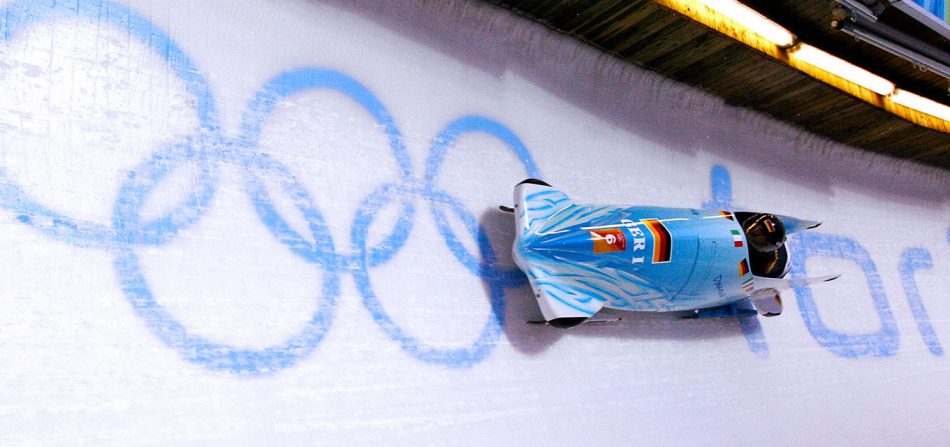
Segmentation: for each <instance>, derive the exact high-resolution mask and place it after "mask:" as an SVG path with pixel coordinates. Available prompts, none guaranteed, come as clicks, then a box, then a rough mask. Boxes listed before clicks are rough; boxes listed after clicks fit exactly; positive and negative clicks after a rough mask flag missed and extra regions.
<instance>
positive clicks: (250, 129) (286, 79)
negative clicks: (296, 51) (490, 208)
mask: <svg viewBox="0 0 950 447" xmlns="http://www.w3.org/2000/svg"><path fill="white" fill-rule="evenodd" d="M0 17H5V18H6V19H5V21H4V22H0V39H2V40H0V42H9V41H10V40H11V39H13V38H14V37H16V36H17V35H19V34H20V33H22V32H24V31H25V30H27V29H29V28H30V27H31V26H34V25H37V24H40V23H45V22H50V21H54V20H59V19H68V18H82V19H89V20H95V21H99V22H102V23H103V24H105V25H107V26H112V27H115V28H116V29H120V30H124V31H126V32H128V33H129V36H130V37H133V38H135V39H137V40H139V41H141V42H143V43H145V44H147V45H148V46H150V47H151V48H152V49H153V50H154V51H155V52H156V54H158V55H160V56H161V57H163V58H164V59H165V61H166V62H167V63H168V64H169V66H170V67H171V68H172V71H173V72H174V73H175V74H176V75H177V76H178V77H179V78H180V79H181V80H182V81H183V82H184V85H185V86H186V88H187V90H188V92H189V93H190V94H191V95H192V96H193V97H194V98H195V99H194V106H195V109H196V112H197V114H198V118H199V130H198V135H195V136H193V137H191V138H187V139H185V140H182V141H177V142H172V143H169V144H166V145H165V146H164V147H162V148H160V149H159V150H157V151H156V152H154V153H153V154H152V155H151V156H149V157H147V158H146V159H145V160H144V161H143V162H141V163H140V164H139V165H137V166H136V167H134V168H133V169H132V170H130V171H129V172H128V173H127V175H126V177H125V178H124V179H123V182H122V184H121V186H120V188H119V191H118V194H117V198H116V202H115V204H114V207H113V218H112V222H111V224H103V223H97V222H90V221H84V220H81V219H75V218H71V217H69V216H66V215H63V214H62V213H59V212H57V211H54V210H52V209H51V208H48V207H46V206H45V205H43V204H41V203H38V202H36V201H35V200H33V199H31V198H30V196H29V194H28V193H27V192H26V191H24V190H23V189H22V187H20V186H19V185H17V184H15V183H13V182H11V180H10V179H9V178H8V176H7V175H6V173H5V172H4V170H3V168H2V167H0V207H3V208H6V209H8V210H10V211H12V212H14V213H16V214H18V218H19V220H20V221H21V222H23V223H24V224H27V225H31V226H33V227H35V228H37V229H38V230H39V231H41V232H43V233H44V234H46V235H47V236H49V237H51V238H54V239H58V240H61V241H65V242H68V243H71V244H75V245H78V246H80V247H88V248H100V249H106V250H109V251H110V252H111V253H112V254H113V255H114V256H115V259H114V268H115V271H116V274H117V276H118V278H119V283H120V287H121V289H122V291H123V293H124V294H125V296H126V298H127V299H128V301H129V303H130V305H131V306H132V309H133V310H134V311H135V312H136V314H138V315H139V317H141V318H142V319H143V320H144V322H145V324H146V325H147V326H148V327H149V328H150V329H151V330H152V331H153V332H154V333H155V334H156V336H157V337H158V338H159V339H160V340H161V341H162V342H163V343H165V344H166V345H168V346H169V347H171V348H173V349H175V350H177V351H178V352H179V354H180V355H181V356H182V357H184V358H185V359H187V360H189V361H191V362H194V363H197V364H199V365H202V366H204V367H207V368H210V369H214V370H223V371H229V372H234V373H240V374H265V373H269V372H274V371H278V370H280V369H282V368H286V367H289V366H291V365H293V364H295V363H296V362H298V361H299V360H300V359H302V358H304V357H306V356H307V355H308V354H310V353H311V352H312V351H313V350H314V349H316V348H317V346H318V345H319V344H320V342H321V341H322V339H323V337H324V335H325V334H326V332H327V330H328V329H329V328H330V326H331V324H332V321H333V316H334V313H335V310H336V306H337V302H338V297H339V292H340V279H339V274H340V273H351V274H352V275H353V278H354V281H355V282H356V285H357V288H358V289H359V292H360V294H361V295H362V297H363V304H364V306H365V307H366V309H367V310H368V311H369V312H370V314H371V316H372V317H373V320H374V321H375V322H376V323H377V325H378V326H379V327H380V329H381V330H382V331H383V332H384V333H385V334H386V335H387V336H388V337H389V338H391V339H392V340H394V341H395V342H397V343H398V344H399V345H400V347H401V348H402V349H403V350H404V351H405V352H407V353H409V354H410V355H412V356H414V357H415V358H417V359H420V360H423V361H426V362H430V363H436V364H444V365H447V366H453V367H461V366H468V365H472V364H475V363H477V362H479V361H481V360H483V359H484V358H486V357H487V355H488V354H489V353H490V352H491V351H492V349H493V348H494V346H495V345H496V344H497V341H498V339H499V337H500V335H501V329H502V327H503V325H504V308H505V301H504V296H505V289H506V288H511V287H519V286H522V285H523V284H525V283H526V281H525V278H524V276H523V275H521V273H520V271H518V270H517V269H504V270H502V269H498V268H497V267H496V256H495V253H494V251H493V249H492V246H491V243H490V241H489V238H488V235H487V234H486V233H485V231H484V229H483V228H481V226H480V225H479V223H478V221H477V219H476V217H475V216H474V215H473V214H472V213H471V212H469V211H468V210H466V209H465V208H464V207H463V206H462V204H461V202H460V201H459V200H458V199H456V198H454V197H452V196H450V195H449V194H448V193H447V192H446V191H444V190H441V189H439V188H438V187H437V186H436V185H435V181H436V179H437V177H438V172H439V169H440V168H441V165H442V163H443V161H444V158H445V154H446V152H447V151H448V149H449V148H450V147H451V146H452V145H453V144H454V143H455V141H456V140H457V139H458V138H459V136H461V135H463V134H465V133H470V132H480V133H484V134H487V135H490V136H493V137H495V138H497V139H499V140H500V141H502V142H503V143H505V144H506V145H507V146H508V148H509V149H510V150H511V151H512V152H513V153H514V154H515V156H516V157H517V158H518V159H519V160H520V162H521V164H522V166H523V167H524V169H525V172H526V174H527V175H528V176H530V177H537V176H539V175H540V174H539V172H538V168H537V166H536V165H535V162H534V160H533V159H532V158H531V155H530V153H529V152H528V150H527V148H526V147H525V146H524V144H523V143H522V142H521V140H520V139H519V138H518V137H517V135H515V134H514V133H513V132H512V131H511V130H510V129H508V128H507V127H505V126H504V125H502V124H501V123H499V122H497V121H494V120H491V119H488V118H485V117H480V116H465V117H462V118H459V119H457V120H455V121H453V122H451V123H450V124H449V125H448V126H446V128H445V129H444V130H443V131H442V132H441V133H440V134H439V135H438V136H437V137H436V138H435V141H434V143H433V145H432V146H431V148H430V153H429V156H428V159H427V162H426V172H425V178H424V179H423V180H418V179H416V178H415V177H414V176H413V173H412V164H411V162H410V158H409V153H408V151H407V149H406V147H405V142H404V140H403V137H402V134H401V133H400V131H399V128H398V126H397V125H396V123H395V120H394V119H393V117H392V115H391V114H390V113H389V111H388V110H387V109H386V107H385V106H384V105H383V104H382V103H381V102H380V101H379V99H378V98H377V97H376V96H375V95H374V94H373V93H372V92H371V91H370V90H369V89H368V88H367V87H365V86H364V85H362V84H360V83H359V82H358V81H356V80H355V79H353V78H352V77H350V76H348V75H346V74H343V73H341V72H338V71H334V70H330V69H325V68H316V67H302V68H295V69H291V70H288V71H285V72H283V73H280V74H278V75H277V76H275V77H274V78H272V79H271V80H270V81H269V82H267V83H266V84H265V85H264V86H263V87H262V89H261V90H260V92H259V93H258V94H257V95H255V96H254V98H253V99H252V100H251V101H250V103H249V104H248V108H247V111H246V112H245V114H244V116H243V118H242V121H241V124H240V134H239V136H237V137H235V138H227V137H225V136H224V135H223V134H222V132H221V129H220V128H219V124H218V118H217V110H216V108H215V105H214V100H213V97H212V94H211V91H210V89H209V88H208V85H207V82H206V81H205V79H204V77H203V76H202V75H201V74H200V73H199V71H198V69H197V67H196V66H195V65H194V64H193V63H192V62H191V61H190V59H188V57H187V56H186V55H185V53H184V51H182V50H181V48H180V47H178V45H177V44H175V43H174V41H172V39H171V38H170V37H169V36H168V35H166V34H165V33H164V32H162V31H161V30H159V29H157V28H156V27H155V26H154V25H152V24H151V23H150V22H149V21H148V20H146V19H145V18H143V17H141V16H139V15H137V14H135V13H134V12H132V11H130V10H129V9H127V8H125V7H123V6H119V5H116V4H114V3H111V2H108V1H105V0H98V1H90V2H78V3H75V4H70V5H65V4H62V3H58V2H51V3H50V2H42V3H41V2H32V1H28V0H21V1H19V2H16V3H13V4H11V5H8V6H7V7H6V8H4V9H3V11H2V13H0ZM313 89H328V90H331V91H335V92H338V93H341V94H343V95H345V96H347V97H348V98H349V99H350V100H352V101H353V102H355V103H356V104H357V105H359V106H360V107H361V108H362V109H364V110H365V111H367V112H368V113H369V114H370V116H372V118H373V119H374V121H375V122H376V124H377V125H378V126H379V127H380V128H381V129H382V130H383V132H384V133H385V135H386V138H387V141H388V144H389V146H390V150H391V151H392V153H393V157H394V158H395V160H396V164H397V167H398V170H399V174H398V178H397V179H395V181H393V182H387V183H383V184H382V185H381V186H380V187H378V188H377V189H376V190H374V191H372V192H371V193H370V194H369V195H367V196H366V198H364V199H363V200H362V201H361V202H360V203H359V206H358V208H357V211H356V213H355V215H354V218H353V222H352V224H351V234H350V238H351V244H352V246H353V247H354V251H353V252H351V253H341V252H340V251H338V249H337V248H336V246H335V244H334V242H333V239H332V237H331V234H330V230H329V228H328V226H327V223H326V220H325V219H324V217H323V215H322V213H321V212H320V210H319V208H318V206H317V205H316V203H315V202H314V200H313V198H312V196H311V194H310V193H309V192H308V191H307V189H306V187H305V186H304V185H303V184H302V183H301V182H300V181H298V179H297V177H296V176H295V175H294V174H293V173H292V172H291V170H290V168H289V167H288V166H286V165H284V164H283V163H281V162H279V161H278V160H276V159H275V158H273V157H271V156H270V155H268V154H265V153H261V152H259V151H258V150H257V145H258V141H259V138H260V135H261V128H262V126H263V125H264V124H265V122H266V121H267V119H268V118H269V117H270V115H271V113H272V112H273V110H274V108H275V106H276V104H277V103H278V102H279V101H281V100H284V99H286V98H289V97H291V96H293V95H295V94H299V93H302V92H305V91H309V90H313ZM187 164H191V165H194V166H196V168H197V173H198V175H197V179H196V181H195V183H194V189H193V190H192V191H191V192H189V193H188V194H187V196H186V197H185V199H183V200H182V201H181V203H178V204H176V206H175V207H174V208H173V209H172V210H171V211H168V212H167V213H166V214H165V215H163V216H160V217H158V218H156V219H153V220H151V221H147V222H141V221H140V214H141V211H142V208H143V206H144V205H145V203H146V201H147V199H148V198H149V196H150V195H151V194H152V192H153V191H154V190H155V188H157V187H158V186H159V185H160V184H161V183H162V182H163V181H164V180H165V179H166V178H167V177H168V176H169V175H170V174H171V173H173V172H174V171H175V170H177V169H180V168H181V167H182V166H184V165H187ZM219 165H228V166H232V167H236V168H238V169H239V170H240V171H241V173H242V174H243V187H244V191H245V192H246V193H247V194H248V197H249V198H250V200H251V202H252V204H253V207H254V210H255V212H256V214H257V216H258V218H259V219H260V220H261V222H263V223H264V224H265V226H266V227H267V229H268V230H269V231H270V232H271V233H272V234H273V235H274V236H275V237H276V238H277V240H278V241H280V243H281V244H282V245H284V246H285V247H286V248H287V249H288V250H289V251H290V252H291V253H293V254H295V255H297V256H298V257H300V258H301V259H302V260H304V261H306V262H307V263H309V264H313V265H314V266H317V267H319V268H320V269H322V270H323V274H322V278H323V286H322V291H321V292H322V293H321V298H320V301H319V303H318V304H317V306H316V310H315V311H314V313H313V314H312V315H311V316H310V319H309V320H308V322H307V323H306V324H305V325H304V327H303V328H302V329H301V330H300V331H299V332H298V333H297V334H295V335H292V336H290V337H289V338H287V339H286V340H284V341H283V342H281V343H279V344H278V345H276V346H270V347H267V348H264V349H256V350H255V349H243V348H240V347H235V346H229V345H225V344H221V343H216V342H212V341H210V340H208V339H206V338H203V337H201V336H198V335H195V334H194V333H192V332H191V331H189V330H188V328H186V327H185V326H184V325H182V323H181V322H179V321H178V320H177V319H176V318H175V317H174V316H173V315H172V314H171V313H169V312H168V311H167V310H166V309H165V308H164V307H163V306H162V305H161V304H160V303H159V302H158V301H157V300H156V299H155V297H154V295H153V293H152V291H151V288H150V287H149V285H148V280H147V279H146V277H145V275H144V272H143V271H142V269H141V266H140V262H139V259H138V255H137V254H136V249H137V248H138V247H141V246H144V245H160V244H165V243H168V242H169V241H171V240H172V239H173V238H174V237H175V236H177V235H178V233H179V232H180V231H181V230H182V229H184V228H186V227H188V226H191V225H194V224H195V223H196V222H198V221H199V220H200V219H201V217H202V216H203V215H204V213H205V211H206V210H207V208H208V205H209V204H210V203H211V200H212V199H213V196H214V193H215V189H216V188H217V184H218V182H219V180H220V179H219V177H218V176H217V175H216V171H217V169H216V166H219ZM265 177H266V178H268V179H273V180H276V181H277V184H278V185H279V192H280V193H283V194H286V195H287V196H288V197H289V198H290V199H291V202H292V203H293V204H294V206H295V208H296V209H297V211H299V212H300V213H301V215H302V216H303V217H304V219H305V221H306V222H307V225H308V228H309V230H310V234H309V235H306V236H305V235H301V234H299V233H298V232H297V231H296V230H294V229H293V228H292V227H291V225H290V224H289V223H288V222H287V220H286V219H285V218H284V217H283V216H281V215H280V213H279V211H278V210H277V208H276V206H275V205H274V202H273V201H272V200H271V198H270V194H271V193H272V192H273V191H268V189H267V187H265V182H264V179H265ZM417 199H422V200H424V201H427V202H429V204H430V207H431V211H432V216H433V218H434V219H435V223H436V225H437V226H438V228H439V233H440V235H441V236H442V238H443V239H444V240H445V242H446V246H447V247H448V248H449V249H450V251H452V253H453V255H454V256H455V257H456V258H457V259H458V260H459V261H460V262H461V263H462V264H463V265H464V266H465V267H466V269H467V270H469V271H470V272H472V273H473V274H475V275H477V276H478V277H479V278H481V279H482V280H483V281H485V282H486V284H487V287H488V290H489V295H490V306H491V313H490V315H489V316H488V318H487V320H486V322H485V324H484V326H483V328H482V330H481V332H480V333H479V335H478V336H477V337H476V339H475V340H474V341H473V342H472V343H471V344H470V345H469V346H468V347H465V348H459V349H438V348H435V347H431V346H427V345H425V344H424V343H422V342H421V341H420V340H418V339H417V338H415V337H414V336H412V335H411V334H410V333H409V332H408V331H406V330H405V329H403V328H401V327H399V325H397V324H396V323H395V321H394V320H393V319H392V318H391V317H390V316H389V314H388V313H387V312H386V310H385V309H384V307H383V306H382V304H381V303H380V301H379V300H378V298H377V296H376V294H375V292H374V290H373V286H372V283H371V280H370V269H371V268H372V267H376V266H379V265H382V264H384V263H386V262H389V261H390V260H392V259H393V257H394V256H395V255H396V254H397V253H398V252H399V250H400V249H401V248H402V247H403V246H404V245H405V242H406V240H407V239H408V237H409V235H410V233H411V231H412V227H413V222H414V220H415V216H416V212H415V206H416V205H415V201H416V200H417ZM394 200H398V201H399V202H400V205H401V211H400V214H399V216H398V217H397V218H396V221H395V224H394V226H393V228H392V231H391V232H390V233H389V234H388V235H387V236H386V237H385V238H384V240H383V241H382V242H380V243H379V244H378V245H377V246H374V247H369V246H367V234H368V231H369V228H370V226H371V224H372V223H373V220H374V218H375V216H376V214H377V212H378V211H379V210H380V209H382V208H383V207H384V206H386V205H388V204H390V203H392V202H393V201H394ZM446 207H447V208H448V210H450V211H451V212H452V213H454V214H455V215H456V216H457V217H458V218H459V220H460V221H461V222H462V223H463V225H464V226H465V228H466V230H467V231H468V233H469V234H470V235H471V236H472V237H473V238H474V239H475V241H476V243H477V246H478V250H479V255H480V257H481V261H478V260H477V258H476V256H475V255H474V254H472V253H470V252H469V251H467V250H466V249H465V247H464V246H463V245H462V244H461V243H460V242H459V240H458V237H457V236H456V234H455V233H454V232H453V230H452V229H451V227H450V225H449V223H448V220H447V217H446V215H445V211H444V209H445V208H446Z"/></svg>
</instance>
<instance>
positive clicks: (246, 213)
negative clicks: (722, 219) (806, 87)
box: [0, 0, 950, 446]
mask: <svg viewBox="0 0 950 447" xmlns="http://www.w3.org/2000/svg"><path fill="white" fill-rule="evenodd" d="M0 7H2V12H0V40H2V42H0V61H2V65H0V84H2V89H0V91H2V92H3V93H2V94H0V253H2V256H0V437H2V439H3V441H2V444H3V445H60V444H66V445H202V446H204V445H404V444H429V445H455V444H460V445H494V444H505V445H522V444H523V445H580V444H583V445H587V444H591V445H604V444H613V445H670V444H678V445H790V446H791V445H795V446H798V445H862V446H864V445H894V444H901V445H941V444H944V443H946V442H947V440H948V439H950V421H948V419H947V415H948V414H950V358H948V354H947V350H948V348H950V300H948V299H947V298H948V292H947V289H948V285H950V282H948V280H947V278H948V277H950V174H948V172H947V171H944V170H939V169H936V168H930V167H924V166H922V165H917V164H914V163H911V162H907V161H897V160H895V159H891V158H887V157H884V156H880V155H874V154H870V153H866V152H859V151H856V150H854V149H851V148H848V147H844V146H841V145H838V144H835V143H833V142H831V141H829V140H826V139H823V138H820V137H817V136H814V135H811V134H807V133H804V132H802V131H801V130H799V129H797V128H795V127H792V126H790V125H787V124H784V123H781V122H778V121H775V120H773V119H772V118H770V117H767V116H764V115H761V114H757V113H753V112H750V111H747V110H744V109H739V108H735V107H732V106H730V105H727V104H724V103H723V102H722V101H721V100H720V99H718V98H716V97H714V96H711V95H709V94H707V93H705V92H703V91H700V90H697V89H693V88H689V87H687V86H684V85H682V84H678V83H676V82H673V81H671V80H668V79H665V78H662V77H660V76H657V75H655V74H653V73H650V72H647V71H644V70H641V69H639V68H636V67H633V66H630V65H626V64H623V63H621V62H619V61H617V60H616V59H614V58H612V57H610V56H608V55H606V54H604V53H602V52H599V51H598V50H595V49H593V48H591V47H587V46H584V45H583V44H580V43H577V42H576V41H574V40H573V39H570V38H568V37H564V36H562V35H560V34H557V33H555V32H553V31H551V30H549V29H547V28H545V27H543V26H541V25H538V24H535V23H533V22H530V21H527V20H526V19H523V18H521V17H518V16H516V15H514V14H512V13H510V12H509V11H506V10H503V9H500V8H497V7H495V6H492V5H490V4H488V3H486V2H475V1H447V2H423V1H421V0H420V1H413V0H406V1H396V0H393V1H371V0H363V1H342V0H341V1H339V2H336V1H330V2H312V3H308V2H301V1H271V2H265V1H247V2H244V1H242V2H227V1H218V0H216V1H202V2H188V1H163V0H142V1H139V0H133V1H129V2H126V1H125V0H117V2H116V3H112V2H108V1H105V0H80V1H76V0H70V1H56V2H53V1H50V0H44V1H39V0H37V1H27V0H20V1H14V2H4V3H3V4H2V6H0ZM855 131H856V132H860V131H861V130H860V129H856V130H855ZM526 177H537V178H542V179H544V180H545V181H547V182H549V183H551V184H552V185H555V186H556V187H558V188H560V189H562V190H563V191H565V192H566V193H567V194H569V195H570V196H571V197H572V198H573V199H574V200H575V201H576V202H578V203H615V204H650V205H661V206H673V207H707V208H714V209H733V208H738V209H753V210H769V211H774V212H778V213H781V214H787V215H794V216H800V217H803V218H811V219H816V220H823V221H824V222H825V223H824V225H823V226H822V227H821V228H819V229H817V230H815V231H813V232H809V233H807V234H805V235H803V236H802V235H798V236H796V237H795V238H794V239H792V240H791V241H790V244H791V245H792V250H793V252H794V253H795V254H796V257H795V258H794V259H793V262H794V264H793V274H795V275H800V276H801V275H806V274H812V275H815V274H821V273H826V272H827V273H834V272H840V273H843V275H844V276H843V277H842V278H841V279H839V280H838V281H836V282H832V283H828V284H822V285H818V286H813V287H811V288H801V289H797V290H795V291H794V292H789V293H787V294H786V300H785V313H784V314H783V315H781V316H779V317H775V318H746V319H743V320H741V321H740V320H737V319H734V318H732V319H730V318H727V319H710V320H680V319H677V318H674V317H671V316H668V315H663V314H624V315H623V317H624V319H623V320H622V321H620V322H618V323H615V324H608V325H586V326H581V327H578V328H576V329H572V330H569V331H560V330H556V329H554V328H551V327H543V326H533V325H528V324H526V323H525V321H527V320H534V319H538V318H539V314H540V312H539V311H538V309H537V305H536V303H535V302H534V298H533V296H532V293H531V291H530V289H529V287H528V286H527V285H526V279H525V277H524V276H522V275H521V274H520V273H519V271H518V270H517V268H516V267H514V265H513V263H512V261H511V253H510V244H511V241H512V238H513V234H514V228H513V221H512V219H511V216H510V215H508V214H503V213H500V212H498V211H497V208H496V207H497V205H500V204H504V205H510V204H511V191H512V187H513V185H514V184H515V183H517V182H518V181H520V180H522V179H524V178H526Z"/></svg>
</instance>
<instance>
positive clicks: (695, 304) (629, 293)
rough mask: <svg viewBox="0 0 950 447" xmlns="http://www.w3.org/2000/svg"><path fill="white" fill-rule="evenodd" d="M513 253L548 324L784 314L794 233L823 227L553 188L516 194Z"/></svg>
mask: <svg viewBox="0 0 950 447" xmlns="http://www.w3.org/2000/svg"><path fill="white" fill-rule="evenodd" d="M501 208H502V210H505V211H510V212H512V213H514V217H515V224H516V227H517V230H516V235H515V241H514V246H513V257H514V260H515V263H517V265H518V267H519V268H521V270H523V271H524V273H525V274H526V275H527V276H528V281H529V282H530V284H531V288H532V289H533V291H534V294H535V297H536V298H537V300H538V305H539V307H540V308H541V313H542V314H543V315H544V321H542V322H540V323H544V324H549V325H551V326H555V327H558V328H569V327H573V326H577V325H578V324H581V323H584V322H587V321H602V320H596V319H595V320H590V318H591V317H592V316H594V314H596V313H597V312H599V311H600V310H601V309H604V308H608V309H618V310H629V311H654V312H681V313H682V315H683V316H686V317H694V318H702V317H724V316H741V315H755V314H756V313H758V314H760V315H763V316H775V315H779V314H781V313H782V297H781V291H782V290H786V289H789V288H793V287H800V286H802V285H805V284H809V283H816V282H824V281H830V280H833V279H835V278H837V277H838V275H833V276H822V277H816V278H807V279H798V278H796V279H788V278H785V276H786V274H787V273H788V267H789V253H788V250H787V247H786V245H785V240H786V235H787V234H791V233H795V232H797V231H804V230H807V229H811V228H815V227H817V226H818V225H820V223H819V222H814V221H808V220H803V219H797V218H794V217H790V216H781V215H776V214H771V213H759V212H747V211H724V210H723V211H719V210H700V209H688V208H683V209H681V208H660V207H650V206H604V205H578V204H575V203H574V202H572V201H571V199H569V198H568V197H567V195H565V194H564V193H563V192H561V191H558V190H557V189H554V188H552V187H551V186H550V185H548V184H547V183H545V182H543V181H540V180H535V179H528V180H525V181H523V182H521V183H519V184H518V185H517V186H515V190H514V208H507V207H501Z"/></svg>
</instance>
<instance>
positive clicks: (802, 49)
mask: <svg viewBox="0 0 950 447" xmlns="http://www.w3.org/2000/svg"><path fill="white" fill-rule="evenodd" d="M788 57H789V59H798V60H801V61H802V62H805V63H807V64H809V65H811V66H814V67H817V68H820V69H822V70H824V71H827V72H829V73H831V74H833V75H835V76H838V77H840V78H844V79H847V80H848V81H851V82H853V83H855V84H858V85H860V86H862V87H864V88H867V89H868V90H871V91H872V92H874V93H877V94H879V95H882V96H883V95H887V94H888V93H891V92H892V91H894V87H895V86H894V83H893V82H891V81H888V80H887V79H884V78H882V77H880V76H878V75H876V74H874V73H871V72H870V71H867V70H865V69H863V68H861V67H858V66H857V65H854V64H852V63H850V62H847V61H845V60H844V59H841V58H838V57H836V56H833V55H831V54H828V53H826V52H824V51H821V50H819V49H818V48H815V47H813V46H811V45H808V44H805V43H803V44H799V45H798V47H796V48H794V49H792V50H791V51H789V52H788Z"/></svg>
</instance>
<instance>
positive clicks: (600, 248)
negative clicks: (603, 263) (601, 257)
mask: <svg viewBox="0 0 950 447" xmlns="http://www.w3.org/2000/svg"><path fill="white" fill-rule="evenodd" d="M588 233H589V234H590V239H591V240H592V241H594V253H597V254H600V253H610V252H614V251H624V250H626V249H627V237H626V236H624V234H623V231H622V230H621V229H619V228H607V229H603V230H591V231H589V232H588Z"/></svg>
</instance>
